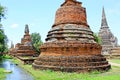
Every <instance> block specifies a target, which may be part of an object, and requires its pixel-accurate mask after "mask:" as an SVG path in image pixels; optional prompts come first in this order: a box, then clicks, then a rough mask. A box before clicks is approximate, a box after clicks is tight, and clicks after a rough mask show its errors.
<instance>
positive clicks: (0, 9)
mask: <svg viewBox="0 0 120 80" xmlns="http://www.w3.org/2000/svg"><path fill="white" fill-rule="evenodd" d="M2 18H5V7H3V6H1V4H0V22H1V19H2Z"/></svg>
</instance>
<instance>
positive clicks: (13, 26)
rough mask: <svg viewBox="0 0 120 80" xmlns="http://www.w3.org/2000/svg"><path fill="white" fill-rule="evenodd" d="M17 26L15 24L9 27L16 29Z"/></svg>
mask: <svg viewBox="0 0 120 80" xmlns="http://www.w3.org/2000/svg"><path fill="white" fill-rule="evenodd" d="M18 26H19V25H18V24H16V23H15V24H12V25H11V28H17V27H18Z"/></svg>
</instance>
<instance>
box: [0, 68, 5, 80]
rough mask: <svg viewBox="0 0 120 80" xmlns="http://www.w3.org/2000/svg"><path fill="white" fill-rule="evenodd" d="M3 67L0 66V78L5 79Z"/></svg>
mask: <svg viewBox="0 0 120 80" xmlns="http://www.w3.org/2000/svg"><path fill="white" fill-rule="evenodd" d="M4 71H5V70H4V69H3V68H0V80H5V73H4Z"/></svg>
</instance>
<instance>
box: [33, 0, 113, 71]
mask: <svg viewBox="0 0 120 80" xmlns="http://www.w3.org/2000/svg"><path fill="white" fill-rule="evenodd" d="M40 49H41V54H40V55H39V57H38V58H37V59H36V60H35V61H34V63H33V68H34V69H40V70H46V69H51V70H54V71H63V72H64V71H65V72H89V71H93V70H98V71H99V70H109V69H110V67H111V66H110V64H109V63H108V61H106V58H104V57H103V56H102V55H101V49H102V47H101V46H100V45H99V44H97V43H96V42H95V40H94V37H93V32H92V31H91V29H90V26H89V25H88V24H87V16H86V9H85V8H84V7H82V2H78V1H76V0H65V2H64V3H63V4H62V5H61V7H60V8H59V9H58V10H57V12H56V16H55V22H54V24H53V26H52V28H51V30H50V31H49V32H48V35H47V38H46V42H45V43H44V44H43V45H42V46H41V48H40Z"/></svg>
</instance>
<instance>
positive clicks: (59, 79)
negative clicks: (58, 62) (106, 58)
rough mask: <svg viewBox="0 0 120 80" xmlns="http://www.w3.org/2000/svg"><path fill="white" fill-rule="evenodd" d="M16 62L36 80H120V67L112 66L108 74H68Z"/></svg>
mask: <svg viewBox="0 0 120 80" xmlns="http://www.w3.org/2000/svg"><path fill="white" fill-rule="evenodd" d="M14 62H15V63H17V64H18V65H19V66H21V67H22V68H24V69H25V70H27V71H28V72H29V73H31V74H32V75H33V77H34V80H120V67H116V66H112V69H111V70H110V71H108V72H104V73H100V72H96V71H95V72H92V73H81V74H78V73H66V72H54V71H51V70H34V69H33V68H32V65H23V64H21V62H20V61H19V60H16V59H14Z"/></svg>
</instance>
